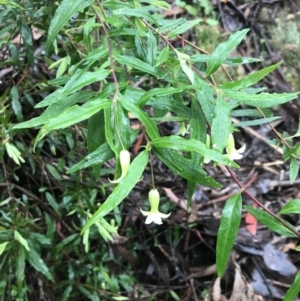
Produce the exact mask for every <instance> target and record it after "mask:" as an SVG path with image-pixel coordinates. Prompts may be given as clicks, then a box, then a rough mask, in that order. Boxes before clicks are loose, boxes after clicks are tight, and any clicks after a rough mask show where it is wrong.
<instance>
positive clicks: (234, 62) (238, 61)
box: [191, 54, 261, 66]
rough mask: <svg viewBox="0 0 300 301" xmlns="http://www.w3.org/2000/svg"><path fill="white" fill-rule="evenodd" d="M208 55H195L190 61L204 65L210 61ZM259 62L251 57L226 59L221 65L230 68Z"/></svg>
mask: <svg viewBox="0 0 300 301" xmlns="http://www.w3.org/2000/svg"><path fill="white" fill-rule="evenodd" d="M210 57H211V56H210V55H207V54H196V55H193V56H191V60H192V62H193V63H206V62H208V61H209V60H210ZM256 62H261V60H260V59H256V58H252V57H227V58H226V59H225V60H224V61H223V64H226V65H231V66H238V65H242V64H250V63H256Z"/></svg>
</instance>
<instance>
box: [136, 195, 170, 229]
mask: <svg viewBox="0 0 300 301" xmlns="http://www.w3.org/2000/svg"><path fill="white" fill-rule="evenodd" d="M159 200H160V196H159V193H158V191H157V189H151V190H150V192H149V203H150V211H143V210H142V209H141V212H142V214H143V215H144V216H147V218H146V221H145V224H151V223H152V222H153V223H155V224H158V225H161V224H162V220H161V219H162V218H168V217H169V216H170V214H171V213H169V214H164V213H161V212H159V210H158V206H159Z"/></svg>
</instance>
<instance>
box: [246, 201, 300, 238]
mask: <svg viewBox="0 0 300 301" xmlns="http://www.w3.org/2000/svg"><path fill="white" fill-rule="evenodd" d="M245 209H246V210H247V211H248V212H249V213H251V214H252V215H253V216H254V217H255V218H256V219H257V220H258V221H259V222H260V223H262V224H264V225H266V226H267V227H268V228H269V229H270V230H272V231H274V232H276V233H278V234H280V235H284V236H287V237H297V236H296V235H295V234H294V233H293V232H291V231H290V230H289V229H287V228H286V227H285V226H283V225H282V224H281V223H280V222H279V221H278V220H277V219H275V218H274V217H273V216H271V215H270V214H269V213H267V212H265V211H263V210H261V209H256V208H253V207H251V206H248V205H246V206H245ZM284 222H285V223H286V224H288V222H287V221H284ZM290 226H291V225H290ZM291 227H293V226H291Z"/></svg>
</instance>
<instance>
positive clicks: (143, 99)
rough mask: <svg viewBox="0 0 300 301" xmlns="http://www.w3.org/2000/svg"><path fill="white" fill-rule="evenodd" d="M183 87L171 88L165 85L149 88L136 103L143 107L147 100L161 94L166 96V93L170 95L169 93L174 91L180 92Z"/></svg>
mask: <svg viewBox="0 0 300 301" xmlns="http://www.w3.org/2000/svg"><path fill="white" fill-rule="evenodd" d="M182 91H183V89H182V88H173V87H166V88H154V89H151V90H149V91H147V92H146V93H145V94H144V95H143V96H142V97H141V99H140V100H139V101H138V103H137V104H138V105H139V106H140V107H143V106H144V105H145V104H146V103H147V102H148V100H149V99H150V98H151V97H153V96H156V97H161V96H166V95H170V94H175V93H180V92H182Z"/></svg>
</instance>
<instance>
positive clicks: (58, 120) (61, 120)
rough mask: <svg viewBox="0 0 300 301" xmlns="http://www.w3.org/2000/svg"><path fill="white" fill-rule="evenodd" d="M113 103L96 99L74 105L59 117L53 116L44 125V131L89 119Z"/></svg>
mask: <svg viewBox="0 0 300 301" xmlns="http://www.w3.org/2000/svg"><path fill="white" fill-rule="evenodd" d="M110 105H111V101H110V100H107V99H95V100H92V101H89V102H87V103H85V104H84V105H82V106H78V105H75V106H72V107H70V108H68V109H67V110H65V111H64V112H63V113H61V114H60V115H58V116H57V117H53V118H51V119H50V120H49V121H48V122H47V123H46V124H45V125H44V126H43V127H42V131H44V132H50V131H53V130H57V129H63V128H66V127H68V126H70V125H72V124H75V123H78V122H80V121H82V120H85V119H88V118H89V117H90V116H92V115H94V114H96V113H97V112H98V111H100V110H101V109H103V108H107V107H109V106H110Z"/></svg>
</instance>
